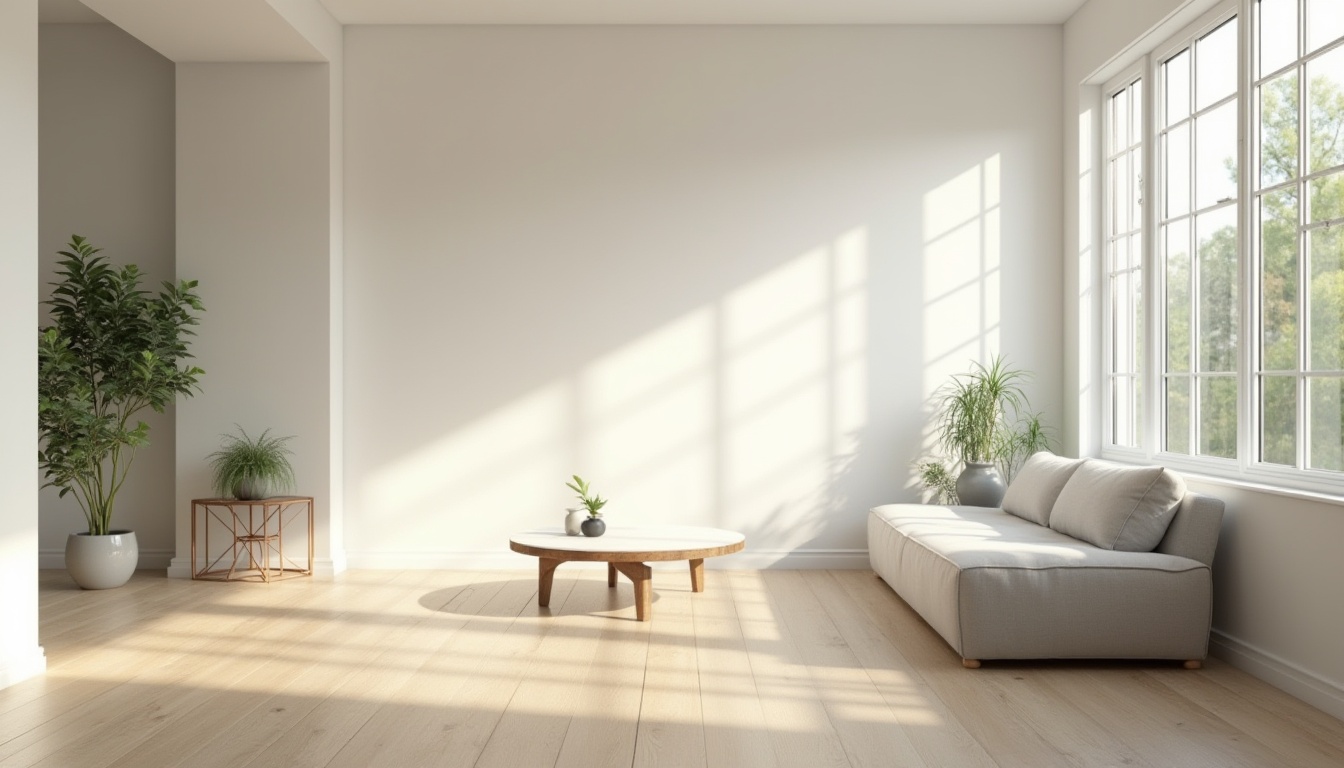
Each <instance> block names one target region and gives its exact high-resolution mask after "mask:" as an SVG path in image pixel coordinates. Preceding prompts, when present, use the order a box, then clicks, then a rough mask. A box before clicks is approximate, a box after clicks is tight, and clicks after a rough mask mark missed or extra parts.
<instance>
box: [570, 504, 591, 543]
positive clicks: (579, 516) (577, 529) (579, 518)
mask: <svg viewBox="0 0 1344 768" xmlns="http://www.w3.org/2000/svg"><path fill="white" fill-rule="evenodd" d="M587 517H588V512H587V511H586V510H584V509H583V508H582V507H574V508H572V509H567V510H565V535H567V536H578V535H579V534H581V533H583V530H582V526H583V521H584V520H585V519H587Z"/></svg>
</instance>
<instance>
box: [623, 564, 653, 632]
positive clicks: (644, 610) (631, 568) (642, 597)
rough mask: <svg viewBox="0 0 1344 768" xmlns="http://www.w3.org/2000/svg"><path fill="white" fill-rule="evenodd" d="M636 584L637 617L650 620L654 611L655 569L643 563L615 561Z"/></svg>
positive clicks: (641, 619)
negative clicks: (650, 615)
mask: <svg viewBox="0 0 1344 768" xmlns="http://www.w3.org/2000/svg"><path fill="white" fill-rule="evenodd" d="M615 566H616V570H618V571H620V572H621V573H624V574H625V575H626V576H627V577H629V579H630V581H632V582H634V585H635V618H637V619H639V620H640V621H648V620H649V614H650V613H652V612H653V569H652V568H650V567H649V566H647V565H645V564H643V563H615Z"/></svg>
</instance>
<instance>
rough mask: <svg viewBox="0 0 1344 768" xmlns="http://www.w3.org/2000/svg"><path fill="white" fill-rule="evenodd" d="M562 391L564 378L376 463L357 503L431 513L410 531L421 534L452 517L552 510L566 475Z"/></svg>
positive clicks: (449, 524) (445, 525)
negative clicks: (383, 463)
mask: <svg viewBox="0 0 1344 768" xmlns="http://www.w3.org/2000/svg"><path fill="white" fill-rule="evenodd" d="M569 393H570V389H569V386H568V383H567V382H565V381H557V382H554V383H552V384H550V385H548V386H545V387H542V388H540V389H538V390H536V391H534V392H532V393H530V394H528V395H525V396H523V397H521V398H519V399H517V400H515V401H513V402H512V403H510V404H508V405H506V406H504V407H501V408H499V409H496V410H495V411H494V412H492V413H490V414H487V415H485V416H482V417H481V418H479V419H477V420H476V421H475V422H472V423H471V424H467V425H466V426H463V427H460V428H458V429H456V430H454V431H453V432H451V433H449V434H447V435H445V436H444V437H442V438H440V439H439V440H437V441H435V442H433V443H431V444H429V445H427V446H425V447H424V448H421V449H420V450H417V451H415V452H413V453H409V454H407V455H405V456H403V457H401V459H400V460H398V461H396V462H394V463H392V464H389V465H387V466H385V467H383V468H381V469H380V470H379V471H377V472H375V473H374V474H373V476H372V479H371V481H370V482H369V485H368V486H367V489H366V494H365V496H366V498H365V499H364V505H365V507H366V508H370V509H372V508H379V507H381V508H383V509H388V510H396V511H398V512H400V513H403V514H404V513H406V512H411V513H413V514H415V515H417V516H420V517H422V518H434V517H437V518H439V521H438V522H430V521H428V520H426V524H425V525H422V526H421V527H420V528H418V530H422V531H424V532H426V534H427V535H437V534H438V533H440V532H441V531H444V530H452V529H453V528H454V527H455V526H454V525H453V520H454V518H455V516H461V515H471V514H478V513H480V512H481V511H483V510H490V511H491V513H492V514H495V515H498V516H500V517H501V518H507V517H508V516H509V515H510V514H513V515H515V516H518V515H522V516H523V519H527V517H528V516H532V514H533V513H534V512H535V510H540V509H550V508H554V506H555V499H556V490H555V489H556V486H557V485H558V484H559V483H560V481H561V480H562V479H564V478H567V477H569V474H570V472H569V462H568V461H567V460H566V451H565V450H564V449H565V448H566V447H567V446H568V444H569V440H568V434H569V432H568V429H569V419H568V414H569V412H570V395H569ZM557 519H558V518H557ZM398 524H400V521H399V523H398ZM366 535H368V536H373V537H375V538H376V537H377V536H378V532H377V530H376V529H375V530H370V531H368V532H367V534H366ZM430 546H433V543H430V542H427V548H429V547H430Z"/></svg>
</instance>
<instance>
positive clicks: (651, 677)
mask: <svg viewBox="0 0 1344 768" xmlns="http://www.w3.org/2000/svg"><path fill="white" fill-rule="evenodd" d="M706 577H707V579H706V580H707V589H706V591H705V592H703V593H701V594H693V593H691V591H690V579H689V575H688V574H687V573H686V572H685V571H684V570H677V571H663V570H659V571H656V572H655V574H654V602H653V620H652V621H651V622H646V623H639V622H636V621H633V620H632V619H633V617H634V609H633V595H632V594H631V589H630V585H629V583H628V582H625V581H622V582H621V584H620V585H619V586H618V588H617V589H615V590H609V589H608V588H607V586H606V572H605V570H604V569H600V568H592V569H586V568H580V567H572V566H565V567H562V568H561V569H560V570H559V571H558V572H557V574H556V580H555V587H554V590H555V591H554V593H553V595H552V599H551V608H550V609H538V608H537V606H536V576H535V572H533V571H527V572H501V571H486V572H457V571H405V572H395V571H368V572H355V573H348V574H345V575H343V576H341V577H339V578H338V579H337V580H335V581H334V582H331V581H328V582H322V581H314V580H311V579H297V580H292V581H286V582H281V583H273V584H269V585H266V584H240V583H231V584H223V583H209V582H192V581H180V580H169V579H166V578H164V577H163V576H162V575H156V574H150V573H142V574H137V576H136V578H135V579H134V580H133V581H132V582H131V583H130V584H129V585H127V586H126V587H123V588H121V589H118V590H113V591H108V592H81V591H80V590H78V589H76V588H75V587H74V586H73V584H71V583H70V581H69V580H68V578H67V576H66V575H65V573H64V572H62V571H50V572H43V575H42V592H41V619H42V624H41V627H42V628H41V633H42V638H41V639H42V643H43V645H44V646H45V647H46V651H47V655H48V659H49V664H50V666H49V671H48V673H47V675H46V676H45V677H43V678H39V679H35V680H30V681H27V682H25V683H21V684H19V685H16V686H12V687H10V688H8V689H5V690H0V766H5V767H6V768H9V767H10V766H29V765H41V766H60V767H61V768H83V767H85V766H134V767H135V768H155V767H157V766H169V765H183V766H193V767H195V766H202V767H204V766H229V767H230V768H238V767H241V766H358V767H359V768H368V767H369V766H436V765H449V766H473V765H474V766H506V767H508V768H530V767H531V766H583V768H601V767H602V766H653V765H662V766H675V767H677V768H688V767H691V766H700V765H713V766H725V767H727V768H749V767H750V766H801V767H804V768H822V767H823V766H846V765H851V766H939V767H943V766H953V767H956V768H961V767H962V766H968V767H971V768H974V767H976V766H1003V767H1005V768H1006V767H1007V766H1029V767H1030V768H1044V767H1045V766H1111V765H1117V766H1118V765H1125V766H1150V767H1151V768H1175V767H1177V766H1218V767H1219V768H1229V767H1235V766H1276V767H1277V766H1293V767H1294V768H1305V767H1308V766H1332V767H1334V768H1338V767H1339V766H1344V723H1341V722H1340V721H1339V720H1336V719H1334V718H1332V717H1330V716H1328V715H1326V714H1324V713H1322V712H1320V711H1318V710H1315V709H1313V708H1311V707H1309V706H1307V705H1305V704H1303V703H1301V702H1299V701H1297V700H1295V699H1293V698H1291V697H1289V696H1288V695H1286V694H1283V693H1281V692H1279V691H1278V690H1276V689H1274V688H1271V687H1270V686H1268V685H1266V684H1264V683H1261V682H1259V681H1257V680H1255V679H1254V678H1251V677H1249V676H1247V675H1245V674H1243V673H1242V672H1239V671H1237V670H1235V669H1233V668H1231V667H1229V666H1227V665H1226V664H1223V663H1220V662H1218V661H1216V660H1211V661H1210V663H1209V665H1208V666H1207V667H1206V668H1205V669H1204V670H1201V671H1187V670H1183V669H1181V668H1180V667H1179V665H1178V664H1167V663H1156V664H1130V663H1104V662H1099V663H1031V664H1026V663H986V665H985V666H984V668H982V669H979V670H973V671H972V670H966V669H963V668H962V666H961V662H960V659H959V658H958V657H957V656H956V655H955V654H954V653H953V652H952V651H951V650H950V649H949V648H948V647H947V646H946V645H945V644H944V643H943V642H942V640H941V639H940V638H938V636H937V635H935V634H934V633H933V631H932V630H930V629H929V628H928V627H927V626H926V625H925V624H924V623H923V622H922V621H920V619H919V618H918V617H917V616H915V615H914V613H913V612H912V611H911V610H910V609H909V608H908V607H907V606H906V605H905V604H904V603H903V602H901V601H900V599H898V598H897V597H896V596H895V595H894V594H893V593H892V592H891V590H890V589H888V588H887V586H886V585H885V584H884V583H883V582H882V581H881V580H879V579H877V578H875V577H874V576H873V575H872V574H871V573H869V572H863V571H766V572H754V571H753V572H731V573H730V572H724V571H710V572H708V573H707V574H706Z"/></svg>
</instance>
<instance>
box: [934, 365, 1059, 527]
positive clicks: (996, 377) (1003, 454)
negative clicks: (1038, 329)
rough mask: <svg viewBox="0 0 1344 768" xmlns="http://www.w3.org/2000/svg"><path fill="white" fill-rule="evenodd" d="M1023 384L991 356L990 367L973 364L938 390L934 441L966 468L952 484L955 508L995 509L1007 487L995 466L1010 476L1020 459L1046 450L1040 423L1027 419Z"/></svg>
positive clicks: (1020, 377)
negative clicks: (955, 502) (1000, 465)
mask: <svg viewBox="0 0 1344 768" xmlns="http://www.w3.org/2000/svg"><path fill="white" fill-rule="evenodd" d="M1026 378H1027V373H1026V372H1025V371H1021V370H1018V369H1016V368H1013V367H1011V366H1009V365H1008V363H1007V362H1006V361H1005V360H1004V358H1003V357H1002V356H996V357H994V358H993V359H992V360H990V362H989V365H984V364H982V363H978V362H977V363H974V364H973V369H972V370H971V372H970V373H965V374H959V375H956V376H954V377H953V378H952V381H950V382H948V384H946V385H945V386H943V388H942V389H940V390H939V392H938V395H937V399H938V404H939V407H938V411H939V417H938V440H939V442H940V443H941V444H942V447H943V449H944V450H945V451H947V452H948V453H950V454H951V455H953V456H955V457H956V458H958V459H960V460H961V461H962V462H963V463H964V464H965V468H964V469H963V470H962V471H961V474H960V475H958V476H957V481H956V496H957V499H958V500H959V502H960V503H962V504H966V505H969V506H981V507H994V506H998V504H999V502H1000V501H1002V500H1003V494H1004V490H1005V488H1006V485H1005V483H1004V477H1003V474H1001V473H1000V471H999V469H998V467H997V466H996V464H997V463H1000V462H1001V463H1003V464H1004V472H1005V473H1011V472H1012V469H1013V467H1014V466H1016V464H1017V463H1019V462H1020V461H1021V459H1022V458H1024V455H1029V454H1030V453H1031V452H1034V451H1036V450H1040V449H1041V448H1044V447H1046V436H1045V433H1044V431H1043V429H1042V428H1041V423H1040V417H1039V416H1037V415H1034V414H1027V410H1026V409H1027V407H1028V402H1027V396H1026V393H1025V392H1023V390H1022V383H1023V381H1025V379H1026Z"/></svg>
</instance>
